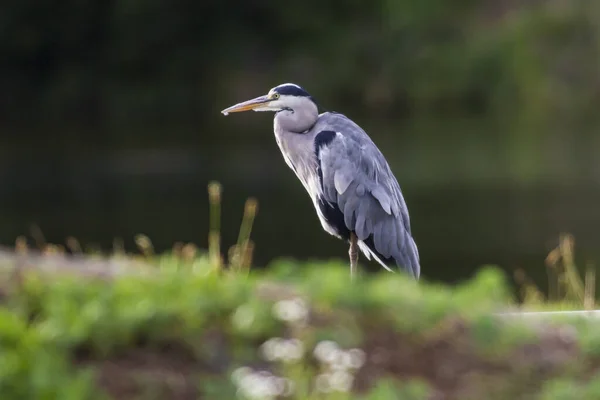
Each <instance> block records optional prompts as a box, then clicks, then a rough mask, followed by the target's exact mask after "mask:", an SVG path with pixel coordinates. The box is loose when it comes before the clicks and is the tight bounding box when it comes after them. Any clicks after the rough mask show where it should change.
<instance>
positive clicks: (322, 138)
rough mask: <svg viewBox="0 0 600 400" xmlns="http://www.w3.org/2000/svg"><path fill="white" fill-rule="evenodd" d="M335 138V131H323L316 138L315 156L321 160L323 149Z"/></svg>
mask: <svg viewBox="0 0 600 400" xmlns="http://www.w3.org/2000/svg"><path fill="white" fill-rule="evenodd" d="M334 138H335V132H334V131H321V132H319V133H317V135H316V136H315V155H316V156H317V158H319V152H320V151H321V147H323V146H327V145H328V144H329V143H331V142H332V141H333V139H334Z"/></svg>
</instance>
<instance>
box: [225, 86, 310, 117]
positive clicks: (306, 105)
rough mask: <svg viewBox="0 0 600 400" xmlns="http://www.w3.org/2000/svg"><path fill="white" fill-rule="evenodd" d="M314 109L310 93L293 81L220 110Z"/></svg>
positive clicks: (277, 110) (226, 112)
mask: <svg viewBox="0 0 600 400" xmlns="http://www.w3.org/2000/svg"><path fill="white" fill-rule="evenodd" d="M313 109H314V110H315V111H316V109H317V105H316V103H315V101H314V99H313V98H312V96H311V95H310V94H308V93H307V92H306V90H304V89H303V88H301V87H300V86H298V85H296V84H294V83H284V84H282V85H278V86H275V87H274V88H273V89H271V90H269V93H267V94H266V95H264V96H259V97H256V98H254V99H251V100H247V101H244V102H242V103H238V104H236V105H234V106H231V107H229V108H226V109H224V110H223V111H221V112H222V113H223V114H224V115H227V114H229V113H233V112H241V111H250V110H252V111H273V112H279V111H290V112H292V113H294V112H296V111H305V110H310V111H312V110H313Z"/></svg>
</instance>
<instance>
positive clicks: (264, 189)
mask: <svg viewBox="0 0 600 400" xmlns="http://www.w3.org/2000/svg"><path fill="white" fill-rule="evenodd" d="M270 150H271V149H269V151H268V152H265V153H264V154H263V156H261V157H252V158H251V159H250V158H248V159H244V157H248V156H247V155H244V154H237V155H235V154H233V153H231V154H232V155H231V156H230V158H228V159H223V158H220V157H218V156H217V155H210V154H204V155H202V154H201V153H197V152H185V151H178V152H172V153H170V152H168V151H163V152H123V153H111V156H110V157H107V156H105V155H104V156H102V157H100V156H96V157H94V156H92V155H82V156H80V157H74V158H73V157H72V158H63V159H50V158H44V157H41V156H39V155H38V156H37V157H32V158H30V159H27V158H24V157H20V158H14V159H12V161H11V160H9V159H4V164H3V165H2V169H1V171H2V174H0V180H1V181H0V183H1V186H0V188H1V189H0V195H1V196H0V227H1V228H0V242H2V243H3V244H11V243H14V239H15V237H17V236H18V235H21V234H28V232H29V227H30V226H31V224H36V225H38V226H39V227H40V228H41V230H42V231H43V233H44V235H45V237H46V239H47V240H48V241H50V242H54V243H64V240H65V238H66V237H67V236H75V237H77V238H78V239H79V240H80V241H81V242H82V243H85V244H94V245H98V246H100V247H102V248H105V249H107V248H110V246H111V244H112V241H113V239H114V238H121V239H123V240H124V242H125V245H126V246H127V247H128V248H130V249H132V248H133V237H134V235H136V234H138V233H144V234H146V235H148V236H149V237H150V238H151V239H152V241H153V243H154V245H155V247H156V248H157V249H159V250H164V249H168V248H169V247H170V246H171V245H172V244H173V243H174V242H176V241H191V242H194V243H196V244H198V245H200V246H201V247H206V243H207V231H208V209H209V207H208V196H207V189H206V188H207V184H208V182H209V181H211V180H218V181H220V182H221V183H222V185H223V188H224V192H223V200H222V210H223V211H222V212H223V222H222V235H223V245H224V246H225V247H228V246H230V245H232V244H233V243H235V241H236V239H237V235H238V228H239V224H240V222H241V219H242V213H243V206H244V202H245V200H246V198H248V197H255V198H257V199H258V201H259V211H258V215H257V219H256V222H255V225H254V228H253V232H252V238H253V239H254V241H255V242H256V252H255V261H256V264H258V265H266V264H268V263H269V262H270V261H272V260H273V259H276V258H279V257H294V258H299V259H311V258H321V259H326V258H341V259H345V258H346V256H347V248H346V245H345V244H344V243H342V242H341V241H338V240H337V239H335V238H333V237H330V236H328V235H327V234H326V233H324V232H323V231H322V229H321V226H320V223H319V221H318V219H317V217H316V215H315V213H314V211H313V208H312V207H313V206H312V204H311V202H310V201H309V198H308V196H307V195H306V193H305V192H304V189H303V188H302V186H301V185H300V184H299V183H298V182H297V181H296V178H295V177H294V176H293V174H292V173H291V171H289V170H288V169H287V167H286V166H285V165H284V163H283V161H282V160H280V159H279V157H280V156H279V154H272V153H271V152H270ZM402 187H403V191H404V193H405V197H406V201H407V203H408V206H409V210H410V213H411V221H412V226H413V231H414V236H415V238H416V240H417V244H418V246H419V249H420V253H421V259H422V271H423V272H422V273H423V276H424V277H425V278H427V279H432V280H440V281H444V282H456V281H459V280H461V279H464V278H466V277H469V276H470V275H471V274H472V273H473V272H474V271H475V270H476V269H477V268H478V267H479V266H481V265H483V264H496V265H500V266H502V267H503V268H505V269H506V270H507V271H509V272H510V271H514V270H515V269H517V268H522V269H524V270H526V271H527V273H528V275H530V276H532V277H534V278H535V280H536V281H537V282H538V283H540V284H542V285H544V284H545V282H546V274H545V267H544V258H545V256H546V254H547V253H548V251H549V250H551V249H552V248H553V247H554V246H555V245H556V243H557V239H558V235H559V234H560V233H561V232H571V233H573V234H574V235H575V237H576V239H577V246H578V247H577V251H578V257H579V260H580V261H581V263H582V264H583V263H585V262H587V261H593V260H600V254H598V253H597V252H595V250H594V246H595V244H596V240H595V238H596V235H595V232H596V227H597V226H598V222H600V211H596V210H597V207H596V205H597V204H600V202H599V201H600V191H598V190H595V189H593V186H589V185H587V186H584V187H583V188H581V187H570V188H566V187H556V186H551V187H541V186H536V187H531V186H530V187H526V188H523V187H519V186H517V185H510V184H498V183H490V184H485V185H482V184H480V185H477V186H474V185H457V184H448V185H439V184H438V185H425V184H421V185H420V184H416V183H414V182H412V183H406V184H402ZM363 261H364V260H363ZM369 268H370V269H371V270H377V266H376V265H369Z"/></svg>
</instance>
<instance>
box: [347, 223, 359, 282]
mask: <svg viewBox="0 0 600 400" xmlns="http://www.w3.org/2000/svg"><path fill="white" fill-rule="evenodd" d="M348 255H349V256H350V279H351V280H354V279H355V277H356V272H357V269H358V243H357V238H356V234H355V233H354V232H350V250H348Z"/></svg>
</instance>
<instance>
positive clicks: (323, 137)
mask: <svg viewBox="0 0 600 400" xmlns="http://www.w3.org/2000/svg"><path fill="white" fill-rule="evenodd" d="M334 138H335V132H334V131H321V132H319V133H317V135H316V136H315V157H316V158H317V175H318V176H319V183H320V184H321V188H322V187H323V170H322V169H321V160H320V159H319V153H321V148H323V146H327V145H328V144H329V143H331V142H332V141H333V139H334Z"/></svg>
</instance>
